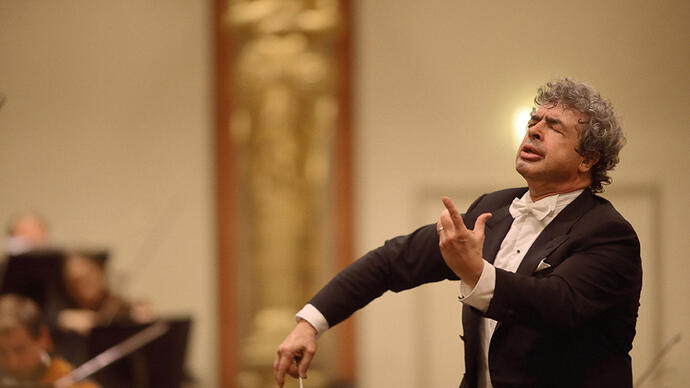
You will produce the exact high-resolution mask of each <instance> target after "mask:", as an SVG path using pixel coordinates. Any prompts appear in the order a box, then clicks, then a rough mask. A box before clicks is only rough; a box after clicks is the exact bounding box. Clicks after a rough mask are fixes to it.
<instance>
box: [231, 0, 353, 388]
mask: <svg viewBox="0 0 690 388" xmlns="http://www.w3.org/2000/svg"><path fill="white" fill-rule="evenodd" d="M222 12H223V18H222V19H221V28H220V30H219V33H220V34H225V38H226V39H228V43H229V45H230V46H231V47H232V50H231V54H230V55H228V56H227V57H224V59H225V60H224V61H219V63H221V62H225V65H226V66H227V67H228V68H227V69H225V71H227V73H223V74H226V77H220V78H219V82H223V83H224V84H220V85H218V87H219V88H223V89H225V88H227V89H228V90H229V92H228V94H227V95H226V96H227V97H228V98H226V99H222V98H221V100H225V103H226V104H227V105H226V106H225V107H221V108H220V109H221V111H223V112H226V113H225V115H222V114H221V115H220V116H219V117H220V119H227V122H225V123H219V130H227V131H228V133H229V134H228V135H227V136H225V135H221V136H219V141H229V142H230V143H231V144H230V145H229V146H228V147H227V148H225V151H230V150H231V151H232V155H231V156H230V157H229V160H228V156H225V157H223V156H220V157H219V160H221V162H226V163H227V162H228V161H229V162H230V163H231V164H232V168H231V169H232V173H231V174H230V175H232V176H233V177H234V179H233V181H234V185H233V187H226V188H225V190H229V191H232V193H233V194H232V201H233V202H234V204H233V205H232V206H231V208H232V209H233V210H232V211H231V213H232V214H231V215H230V216H231V217H232V218H233V220H232V221H231V222H230V223H231V224H233V225H229V224H228V222H227V221H226V222H225V223H224V222H223V221H222V220H221V222H220V227H221V229H223V225H226V226H228V227H227V228H225V229H226V233H224V232H223V230H221V231H220V233H219V236H220V238H221V239H222V238H230V239H232V240H233V241H234V242H233V243H231V245H232V246H233V247H234V249H232V250H228V255H230V256H231V257H232V258H231V260H235V265H234V267H235V268H236V270H235V276H237V277H238V279H232V278H229V277H228V276H223V274H221V282H228V281H230V282H236V287H237V290H238V293H237V295H238V296H239V298H238V301H237V302H236V305H235V314H232V313H230V314H223V313H221V330H224V329H225V328H227V327H233V328H234V329H235V330H236V331H237V332H238V333H239V338H240V339H239V341H237V342H236V345H237V348H236V349H234V350H233V351H235V352H237V353H238V354H239V355H238V357H237V359H236V362H237V373H236V376H235V379H234V381H233V382H228V381H227V379H230V378H232V377H230V376H222V378H221V379H222V380H223V381H222V384H223V386H228V384H232V386H237V387H240V388H255V387H257V388H258V387H273V386H274V385H275V383H274V382H273V377H272V371H273V361H274V359H275V352H276V349H277V346H278V345H279V344H280V343H281V342H282V340H283V339H284V338H285V336H286V335H287V334H288V333H289V332H290V331H291V330H292V328H294V325H295V320H294V314H295V312H296V311H297V310H298V309H299V308H300V307H301V306H302V305H303V304H304V303H305V301H306V300H308V298H309V296H310V295H311V294H312V293H313V292H314V291H315V290H316V288H317V287H318V286H320V281H321V280H322V279H321V278H323V276H320V274H321V275H323V273H324V270H323V268H324V263H326V264H328V266H329V268H330V269H329V270H326V272H331V273H332V271H333V268H334V267H335V266H336V263H335V262H334V261H333V259H334V258H333V250H334V246H338V245H340V243H339V242H338V241H334V238H333V235H334V233H333V231H334V228H337V225H334V222H337V220H335V219H334V217H333V214H335V213H334V212H333V210H332V209H331V206H333V203H334V202H333V201H332V199H333V198H334V187H337V186H338V184H337V183H334V179H336V178H334V175H333V173H332V172H333V168H332V167H333V165H334V158H333V155H334V154H336V152H334V149H336V148H337V147H338V145H337V144H336V142H337V140H334V139H338V138H339V136H337V134H338V129H339V126H340V125H341V124H342V123H343V120H342V115H343V112H342V109H341V107H342V103H341V101H340V100H341V98H342V96H343V93H342V90H341V87H342V85H343V83H342V82H341V81H342V80H341V79H340V78H339V76H340V75H341V74H342V72H341V70H342V69H341V68H339V66H340V63H339V59H340V58H339V54H340V53H341V46H339V42H340V40H339V39H340V34H341V33H342V28H341V26H342V24H341V21H342V17H341V12H342V11H341V3H340V2H339V1H338V0H312V1H309V0H228V1H227V2H226V3H225V8H224V9H223V10H222ZM220 95H222V93H221V94H220ZM223 150H224V148H223V147H221V146H219V152H223ZM220 169H221V170H222V169H223V167H222V166H221V167H220ZM222 179H224V177H223V176H222V173H219V180H222ZM338 179H340V178H338ZM222 187H223V186H221V189H220V190H219V196H222V195H224V194H223V193H222V191H223V190H222ZM226 194H227V193H226ZM223 200H224V199H222V198H220V199H219V201H221V202H222V201H223ZM225 200H226V201H227V200H228V199H225ZM220 210H221V214H220V217H223V214H222V213H223V211H222V206H221V209H220ZM226 216H227V214H226ZM229 231H232V232H231V235H230V234H229V233H227V232H229ZM231 251H232V252H231ZM226 259H227V258H224V257H223V244H222V243H221V260H226ZM222 271H223V264H221V272H222ZM221 289H222V290H223V289H225V290H227V286H224V285H221ZM223 299H224V298H223V295H222V291H221V303H223ZM223 308H224V307H223V306H221V310H223ZM232 315H234V318H235V319H236V320H237V322H236V323H234V324H231V325H224V321H223V320H224V319H232V318H231V317H232ZM224 317H225V318H224ZM221 338H223V335H221ZM331 348H333V346H331ZM327 349H328V347H327ZM224 351H227V349H222V350H221V353H222V352H224ZM320 351H322V350H320ZM327 352H328V350H327V351H326V353H327ZM331 352H332V349H331ZM323 358H324V359H327V356H323ZM226 359H227V358H223V357H221V362H224V360H226ZM325 364H326V363H321V364H320V363H319V362H315V363H314V364H313V367H312V368H311V369H310V373H309V386H310V387H326V386H330V385H329V384H331V383H332V380H335V379H337V373H336V372H331V373H327V369H328V365H325ZM223 367H224V366H223V365H220V368H221V370H222V369H223ZM327 376H328V377H327Z"/></svg>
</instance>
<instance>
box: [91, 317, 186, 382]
mask: <svg viewBox="0 0 690 388" xmlns="http://www.w3.org/2000/svg"><path fill="white" fill-rule="evenodd" d="M163 321H164V322H166V323H168V325H169V326H170V328H169V329H168V331H167V332H166V333H165V334H164V335H163V336H161V337H160V338H157V339H155V340H154V341H153V342H151V343H149V344H147V345H145V346H143V347H142V348H141V349H139V350H137V351H135V352H134V353H132V354H130V355H129V356H127V357H125V358H123V359H121V360H118V361H115V362H114V363H112V364H111V365H108V366H106V367H105V368H103V369H102V370H101V371H99V372H96V373H94V375H93V376H91V377H90V379H92V380H95V381H97V382H98V383H99V384H101V385H102V386H103V388H121V387H130V388H179V387H180V384H181V382H182V379H183V376H184V361H185V355H186V353H187V340H188V337H189V329H190V326H191V319H190V318H189V317H185V318H177V319H164V320H163ZM147 326H148V325H126V326H116V325H111V326H107V327H96V328H94V329H93V331H92V332H91V335H90V337H89V350H88V352H89V358H91V357H95V356H97V355H98V354H100V353H102V352H103V351H105V350H106V349H108V348H110V347H112V346H114V345H116V344H118V343H120V342H122V341H123V340H125V339H127V338H129V337H130V336H132V335H134V334H136V333H138V332H139V331H141V330H142V329H144V328H146V327H147Z"/></svg>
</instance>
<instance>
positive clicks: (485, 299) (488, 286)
mask: <svg viewBox="0 0 690 388" xmlns="http://www.w3.org/2000/svg"><path fill="white" fill-rule="evenodd" d="M494 289H496V268H495V267H494V266H493V265H491V264H489V262H488V261H486V260H484V268H483V269H482V274H481V275H480V276H479V281H477V285H476V286H475V287H474V288H471V287H470V286H468V285H467V284H466V283H463V281H462V280H460V296H459V297H458V299H459V300H460V302H462V303H464V304H467V305H470V306H472V307H474V308H476V309H477V310H479V311H481V312H483V313H485V312H486V310H488V309H489V303H490V302H491V298H493V297H494Z"/></svg>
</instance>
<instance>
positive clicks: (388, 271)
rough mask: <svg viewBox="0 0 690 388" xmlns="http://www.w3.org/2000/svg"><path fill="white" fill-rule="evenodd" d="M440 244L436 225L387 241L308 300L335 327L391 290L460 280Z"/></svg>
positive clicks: (339, 274)
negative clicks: (450, 266)
mask: <svg viewBox="0 0 690 388" xmlns="http://www.w3.org/2000/svg"><path fill="white" fill-rule="evenodd" d="M480 199H481V197H480ZM480 199H477V201H475V202H474V203H473V204H472V205H471V206H470V208H469V209H468V212H469V211H470V210H471V209H473V208H474V207H475V206H476V204H477V203H478V202H479V200H480ZM438 244H439V239H438V233H437V232H436V224H429V225H426V226H423V227H421V228H419V229H417V230H415V231H414V232H412V233H411V234H408V235H405V236H399V237H395V238H393V239H391V240H388V241H386V242H385V244H384V245H383V246H381V247H379V248H377V249H374V250H372V251H370V252H368V253H367V254H365V255H364V256H362V257H361V258H360V259H358V260H357V261H355V262H354V263H352V264H351V265H350V266H348V267H347V268H345V269H344V270H342V271H341V272H340V273H338V274H337V275H336V276H335V277H334V278H333V279H332V280H331V281H330V282H329V283H328V284H326V286H325V287H324V288H322V289H321V291H319V292H318V293H317V294H316V295H315V296H314V297H313V298H312V299H311V300H310V301H309V303H310V304H312V305H313V306H314V307H316V308H317V310H319V311H320V312H321V314H323V316H324V317H325V318H326V320H327V321H328V324H329V326H330V327H333V326H335V325H336V324H338V323H340V322H341V321H343V320H345V319H346V318H348V317H349V316H350V315H352V314H353V313H354V312H355V311H357V310H359V309H360V308H362V307H364V306H366V305H367V304H369V302H371V301H372V300H374V299H375V298H378V297H379V296H381V295H382V294H383V293H384V292H386V291H388V290H390V291H394V292H400V291H403V290H407V289H410V288H413V287H416V286H419V285H421V284H425V283H431V282H437V281H441V280H444V279H451V280H457V279H458V277H457V275H455V273H453V271H452V270H451V269H450V268H449V267H448V266H447V265H446V262H445V261H444V260H443V256H441V251H440V249H439V246H438Z"/></svg>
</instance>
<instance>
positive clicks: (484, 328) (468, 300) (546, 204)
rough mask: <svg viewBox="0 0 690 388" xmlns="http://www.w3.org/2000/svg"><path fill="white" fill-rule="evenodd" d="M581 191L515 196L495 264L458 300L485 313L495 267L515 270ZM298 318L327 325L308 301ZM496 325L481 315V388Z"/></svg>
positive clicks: (486, 387) (486, 382)
mask: <svg viewBox="0 0 690 388" xmlns="http://www.w3.org/2000/svg"><path fill="white" fill-rule="evenodd" d="M582 191H583V190H582V189H580V190H576V191H571V192H569V193H564V194H555V195H551V196H548V197H545V198H542V199H540V200H538V201H536V202H534V201H532V198H531V197H530V194H529V191H527V192H526V193H525V194H524V195H523V196H522V198H520V199H518V198H515V200H514V201H513V203H512V204H511V206H510V209H509V210H510V214H511V216H513V218H514V219H513V223H512V225H511V226H510V230H509V231H508V233H507V234H506V236H505V238H504V239H503V242H502V243H501V247H500V248H499V250H498V253H497V254H496V259H495V260H494V264H493V265H491V264H490V263H489V262H487V261H484V269H483V271H482V274H481V276H480V277H479V280H478V281H477V284H476V285H475V287H474V288H471V287H469V286H468V285H467V284H464V283H463V282H462V281H460V298H459V299H460V301H461V302H462V303H465V304H467V305H470V306H472V307H474V308H476V309H478V310H479V311H482V312H486V310H487V309H488V308H489V303H490V302H491V298H493V294H494V289H495V287H496V267H498V268H501V269H504V270H506V271H510V272H515V271H516V270H517V268H518V267H519V266H520V263H521V262H522V259H523V257H524V256H525V253H526V252H527V251H528V250H529V248H530V247H531V246H532V243H533V242H534V240H536V239H537V237H538V236H539V234H540V233H541V232H542V231H543V230H544V228H546V226H547V225H548V224H549V223H550V222H551V221H552V220H553V219H554V218H556V216H557V215H558V213H560V211H561V210H563V209H564V208H565V207H566V206H568V204H570V203H571V202H572V201H573V200H575V198H577V196H578V195H580V193H582ZM544 264H545V263H544ZM540 265H541V264H540ZM299 319H304V320H305V321H307V322H309V324H311V325H312V326H313V327H314V328H315V329H316V332H317V337H318V336H321V334H323V333H324V332H325V331H326V330H328V328H329V326H328V321H326V318H325V317H324V316H323V314H321V312H320V311H319V310H318V309H316V307H314V306H313V305H311V304H307V305H306V306H304V307H303V308H302V309H301V310H300V311H299V312H298V313H297V315H296V320H297V321H299ZM495 328H496V321H495V320H493V319H489V318H482V322H481V324H480V328H479V330H480V332H479V335H480V337H481V350H480V352H479V360H478V362H479V363H478V371H477V372H478V382H479V384H478V386H479V387H480V388H492V385H491V379H490V376H489V362H488V355H489V342H490V341H491V336H492V335H493V332H494V329H495Z"/></svg>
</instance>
